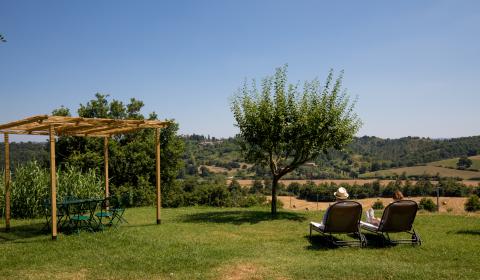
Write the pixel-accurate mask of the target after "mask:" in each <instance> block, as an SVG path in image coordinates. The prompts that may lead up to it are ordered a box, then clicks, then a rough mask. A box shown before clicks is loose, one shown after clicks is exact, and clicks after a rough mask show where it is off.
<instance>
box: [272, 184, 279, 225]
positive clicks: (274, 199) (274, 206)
mask: <svg viewBox="0 0 480 280" xmlns="http://www.w3.org/2000/svg"><path fill="white" fill-rule="evenodd" d="M277 185H278V178H276V177H275V176H274V177H273V180H272V212H271V214H272V217H275V216H277Z"/></svg>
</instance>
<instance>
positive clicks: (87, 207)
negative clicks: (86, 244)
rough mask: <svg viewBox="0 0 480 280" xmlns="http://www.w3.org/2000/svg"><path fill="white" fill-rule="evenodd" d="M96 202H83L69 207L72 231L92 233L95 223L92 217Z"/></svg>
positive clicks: (95, 226)
mask: <svg viewBox="0 0 480 280" xmlns="http://www.w3.org/2000/svg"><path fill="white" fill-rule="evenodd" d="M97 205H98V200H85V201H79V202H78V203H75V204H73V205H72V207H71V215H70V224H71V225H72V229H73V230H76V231H77V232H79V231H80V230H81V229H86V230H89V231H94V230H95V229H96V228H97V223H96V220H95V217H94V214H95V211H96V209H97Z"/></svg>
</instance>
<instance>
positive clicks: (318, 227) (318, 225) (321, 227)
mask: <svg viewBox="0 0 480 280" xmlns="http://www.w3.org/2000/svg"><path fill="white" fill-rule="evenodd" d="M310 227H312V228H314V229H315V230H317V231H318V230H320V231H324V230H325V225H323V224H322V223H316V222H310Z"/></svg>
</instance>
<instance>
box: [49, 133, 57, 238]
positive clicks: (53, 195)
mask: <svg viewBox="0 0 480 280" xmlns="http://www.w3.org/2000/svg"><path fill="white" fill-rule="evenodd" d="M49 134H50V202H51V209H52V217H51V219H50V220H51V223H52V225H51V229H52V240H57V172H56V169H55V130H54V126H53V125H50V128H49Z"/></svg>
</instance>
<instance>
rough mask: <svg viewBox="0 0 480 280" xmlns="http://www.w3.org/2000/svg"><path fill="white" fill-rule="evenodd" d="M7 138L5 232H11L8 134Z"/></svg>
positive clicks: (6, 134)
mask: <svg viewBox="0 0 480 280" xmlns="http://www.w3.org/2000/svg"><path fill="white" fill-rule="evenodd" d="M4 137H5V231H9V230H10V143H9V142H8V133H5V134H4Z"/></svg>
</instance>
